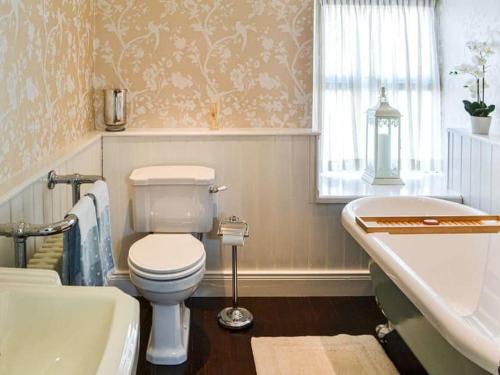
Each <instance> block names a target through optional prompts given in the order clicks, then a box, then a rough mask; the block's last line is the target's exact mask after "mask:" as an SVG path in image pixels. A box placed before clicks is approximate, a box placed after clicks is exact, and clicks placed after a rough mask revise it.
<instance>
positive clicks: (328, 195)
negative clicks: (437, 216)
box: [316, 172, 463, 203]
mask: <svg viewBox="0 0 500 375" xmlns="http://www.w3.org/2000/svg"><path fill="white" fill-rule="evenodd" d="M361 174H362V173H360V172H337V173H335V172H330V173H325V174H322V175H320V177H319V181H318V195H317V198H316V202H317V203H349V202H351V201H353V200H356V199H358V198H363V197H371V196H427V197H432V198H439V199H445V200H449V201H453V202H458V203H462V202H463V200H462V196H461V195H460V194H459V193H457V192H455V191H452V190H450V189H448V187H447V183H446V176H445V175H444V174H430V173H417V172H415V173H411V174H408V175H404V176H402V178H403V181H404V182H405V184H404V185H370V184H369V183H367V182H365V181H364V180H363V179H362V178H361Z"/></svg>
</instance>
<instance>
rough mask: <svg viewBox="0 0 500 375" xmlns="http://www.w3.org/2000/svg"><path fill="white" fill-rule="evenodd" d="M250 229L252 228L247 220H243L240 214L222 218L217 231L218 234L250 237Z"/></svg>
mask: <svg viewBox="0 0 500 375" xmlns="http://www.w3.org/2000/svg"><path fill="white" fill-rule="evenodd" d="M249 230H250V228H249V226H248V223H247V222H246V221H244V220H241V219H240V218H239V217H238V216H230V217H228V218H226V219H223V220H221V222H220V223H219V230H218V231H217V235H218V236H224V235H230V236H243V237H248V236H249V235H250V234H249Z"/></svg>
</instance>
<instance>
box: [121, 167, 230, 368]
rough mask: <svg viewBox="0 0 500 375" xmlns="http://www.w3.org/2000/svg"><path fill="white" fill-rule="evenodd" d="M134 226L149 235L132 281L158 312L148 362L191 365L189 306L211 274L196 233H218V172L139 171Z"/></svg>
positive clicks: (139, 245) (137, 248)
mask: <svg viewBox="0 0 500 375" xmlns="http://www.w3.org/2000/svg"><path fill="white" fill-rule="evenodd" d="M129 181H130V183H131V185H132V189H131V191H132V224H133V227H134V230H135V232H137V233H154V234H149V235H147V236H146V237H144V238H142V239H141V240H139V241H137V242H135V243H134V244H133V245H132V247H131V248H130V251H129V256H128V265H129V268H130V279H131V281H132V283H133V284H134V285H135V286H136V288H137V290H138V291H139V293H140V294H141V295H142V296H143V297H144V298H146V299H147V300H149V301H150V302H151V305H152V306H153V323H152V326H151V333H150V335H149V344H148V350H147V355H146V358H147V360H148V361H149V362H151V363H154V364H160V365H177V364H179V363H182V362H184V361H185V360H186V359H187V347H188V341H189V309H188V308H186V306H185V305H184V301H185V300H186V299H187V298H189V297H190V296H191V295H192V294H193V293H194V292H195V290H196V288H197V287H198V285H199V283H200V282H201V280H202V278H203V275H204V274H205V258H206V255H205V249H204V247H203V244H202V243H201V242H200V241H199V240H197V239H196V238H195V237H193V236H192V235H191V233H200V234H202V233H208V232H210V231H211V230H212V227H213V217H214V208H215V204H216V200H215V199H214V197H215V195H216V194H217V193H218V192H219V191H223V190H224V189H225V187H224V189H222V187H218V186H216V185H214V182H215V171H214V170H213V169H212V168H208V167H202V166H192V165H156V166H147V167H142V168H138V169H134V170H133V171H132V173H131V174H130V177H129Z"/></svg>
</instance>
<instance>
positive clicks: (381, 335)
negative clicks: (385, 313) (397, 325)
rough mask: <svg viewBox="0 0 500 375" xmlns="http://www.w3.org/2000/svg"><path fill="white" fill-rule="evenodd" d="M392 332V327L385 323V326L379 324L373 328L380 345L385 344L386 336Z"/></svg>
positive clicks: (389, 323)
mask: <svg viewBox="0 0 500 375" xmlns="http://www.w3.org/2000/svg"><path fill="white" fill-rule="evenodd" d="M392 331H394V327H393V326H392V324H391V322H387V323H386V324H379V325H378V326H376V327H375V333H376V334H377V337H378V340H379V341H380V342H381V343H385V342H387V335H388V334H389V333H391V332H392Z"/></svg>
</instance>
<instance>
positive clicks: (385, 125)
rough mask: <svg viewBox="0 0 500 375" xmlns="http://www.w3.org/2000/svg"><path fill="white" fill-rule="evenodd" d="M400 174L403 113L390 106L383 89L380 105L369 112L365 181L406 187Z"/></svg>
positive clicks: (383, 88)
mask: <svg viewBox="0 0 500 375" xmlns="http://www.w3.org/2000/svg"><path fill="white" fill-rule="evenodd" d="M400 174H401V113H400V112H399V111H398V110H397V109H395V108H392V107H391V106H390V105H389V102H388V101H387V97H386V94H385V87H382V88H381V90H380V102H379V104H378V105H377V106H376V107H374V108H371V109H369V110H368V112H367V121H366V169H365V173H364V174H363V179H364V180H365V181H367V182H368V183H370V184H373V185H404V183H403V181H402V180H401V177H400Z"/></svg>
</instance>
